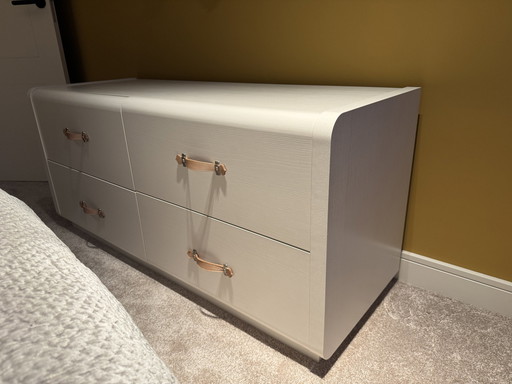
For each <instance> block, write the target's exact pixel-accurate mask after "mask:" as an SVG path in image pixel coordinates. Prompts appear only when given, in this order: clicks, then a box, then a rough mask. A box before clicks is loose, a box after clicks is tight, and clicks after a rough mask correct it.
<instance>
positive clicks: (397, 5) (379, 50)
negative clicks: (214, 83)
mask: <svg viewBox="0 0 512 384" xmlns="http://www.w3.org/2000/svg"><path fill="white" fill-rule="evenodd" d="M56 4H57V7H58V11H59V17H61V27H62V33H63V39H64V44H65V49H66V54H67V56H68V63H69V65H70V72H71V77H72V80H75V81H90V80H100V79H110V78H119V77H146V78H165V79H188V80H219V81H246V82H271V83H303V84H333V85H368V86H393V87H401V86H407V85H413V86H421V87H423V98H422V104H421V114H422V119H421V124H420V128H419V132H418V139H417V148H416V155H415V163H414V171H413V179H412V187H411V196H410V202H409V211H408V217H407V227H406V233H405V243H404V248H405V249H406V250H409V251H412V252H415V253H418V254H421V255H424V256H427V257H431V258H434V259H438V260H442V261H445V262H447V263H451V264H455V265H458V266H461V267H464V268H468V269H471V270H474V271H478V272H481V273H484V274H488V275H491V276H495V277H498V278H502V279H505V280H509V281H512V250H511V238H512V225H511V221H510V220H511V219H512V202H511V201H512V200H511V198H512V1H510V0H488V1H484V0H147V1H135V0H123V1H121V0H109V1H104V0H87V1H85V0H67V1H64V0H62V1H59V0H57V1H56Z"/></svg>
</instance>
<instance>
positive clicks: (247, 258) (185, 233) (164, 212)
mask: <svg viewBox="0 0 512 384" xmlns="http://www.w3.org/2000/svg"><path fill="white" fill-rule="evenodd" d="M137 199H138V203H139V209H140V215H141V221H142V231H143V237H144V242H145V246H146V255H147V261H148V262H149V263H150V264H152V265H154V266H156V267H157V268H159V269H161V270H163V271H165V272H167V273H169V274H170V275H172V276H174V277H176V278H178V279H179V280H181V281H183V282H185V283H186V284H190V285H192V286H194V287H196V288H198V289H200V290H201V291H203V292H205V293H207V294H208V295H210V296H213V297H215V298H217V299H218V300H220V301H222V302H224V303H226V304H228V305H229V306H231V307H233V308H235V309H236V310H238V311H240V312H242V313H243V314H246V315H248V316H250V317H252V318H254V319H256V320H258V321H259V322H261V323H264V324H266V325H268V326H270V327H271V328H273V329H275V330H277V331H278V332H281V333H283V334H286V335H289V336H291V337H293V338H295V339H297V340H301V341H302V342H307V341H308V340H307V338H308V335H309V333H308V330H309V261H310V255H309V253H308V252H304V251H301V250H298V249H296V248H293V247H290V246H287V245H284V244H282V243H279V242H276V241H274V240H270V239H268V238H265V237H262V236H259V235H255V234H252V233H250V232H247V231H245V230H242V229H239V228H236V227H233V226H231V225H228V224H225V223H222V222H220V221H217V220H214V219H211V218H207V217H206V216H204V215H201V214H197V213H193V212H191V211H189V210H187V209H184V208H181V207H177V206H175V205H173V204H169V203H166V202H164V201H161V200H157V199H154V198H152V197H148V196H145V195H142V194H139V193H138V194H137ZM192 249H196V250H197V252H198V254H199V255H200V256H201V257H203V258H204V259H206V260H208V261H210V262H213V263H220V264H227V265H228V266H229V267H231V268H232V270H233V271H234V275H233V276H232V277H231V278H230V277H227V276H224V275H223V273H222V272H210V271H206V270H204V269H201V268H200V267H199V266H198V265H196V263H195V262H194V261H193V260H192V259H191V258H189V257H188V256H187V251H188V250H192Z"/></svg>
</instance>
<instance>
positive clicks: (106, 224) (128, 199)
mask: <svg viewBox="0 0 512 384" xmlns="http://www.w3.org/2000/svg"><path fill="white" fill-rule="evenodd" d="M48 166H49V170H50V175H51V179H52V183H53V188H54V192H55V197H56V199H57V205H58V208H59V212H60V214H61V215H62V216H63V217H65V218H66V219H68V220H71V221H72V222H73V223H75V224H76V225H78V226H80V227H82V228H84V229H85V230H87V231H89V232H90V233H92V234H93V235H96V236H98V237H100V238H102V239H104V240H106V241H108V242H109V243H111V244H112V245H114V246H116V247H118V248H119V249H121V250H123V251H125V252H127V253H129V254H131V255H133V256H135V257H137V258H139V259H145V257H144V246H143V244H142V233H141V230H140V222H139V215H138V211H137V200H136V198H135V193H134V192H132V191H129V190H127V189H125V188H122V187H118V186H116V185H114V184H110V183H107V182H105V181H102V180H99V179H97V178H95V177H92V176H89V175H87V174H84V173H81V172H77V171H75V170H73V169H70V168H68V167H65V166H62V165H59V164H56V163H53V162H51V161H49V162H48ZM80 202H84V203H85V205H86V208H85V209H84V206H83V204H82V206H81V205H80ZM97 209H101V211H102V212H101V213H102V215H101V214H99V212H98V211H97ZM86 212H88V213H86ZM102 216H103V217H102Z"/></svg>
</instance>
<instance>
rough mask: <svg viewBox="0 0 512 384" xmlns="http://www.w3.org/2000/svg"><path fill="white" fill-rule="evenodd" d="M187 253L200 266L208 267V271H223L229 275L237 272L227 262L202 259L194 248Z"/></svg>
mask: <svg viewBox="0 0 512 384" xmlns="http://www.w3.org/2000/svg"><path fill="white" fill-rule="evenodd" d="M187 255H188V257H190V258H191V259H193V260H194V261H195V262H196V264H197V265H198V266H199V267H201V268H203V269H206V270H207V271H211V272H222V273H224V275H226V276H227V277H232V276H233V275H234V274H235V272H233V269H231V267H228V266H227V265H226V264H216V263H212V262H209V261H206V260H204V259H201V258H200V257H199V254H198V253H197V251H196V250H195V249H193V250H192V251H190V250H189V251H188V252H187Z"/></svg>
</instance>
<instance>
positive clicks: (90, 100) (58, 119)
mask: <svg viewBox="0 0 512 384" xmlns="http://www.w3.org/2000/svg"><path fill="white" fill-rule="evenodd" d="M66 96H67V98H66ZM33 102H34V109H35V111H36V116H37V121H38V125H39V130H40V132H41V136H42V140H43V144H44V147H45V151H46V156H47V158H48V159H49V160H52V161H55V162H57V163H60V164H64V165H67V166H69V167H71V168H74V169H77V170H80V171H84V172H87V173H88V174H91V175H94V176H96V177H99V178H101V179H104V180H109V181H110V182H112V183H115V184H118V185H121V186H123V187H127V188H133V180H132V176H131V170H130V163H129V160H128V151H127V148H126V139H125V135H124V129H123V124H122V120H121V108H120V102H119V100H118V98H115V97H102V96H98V95H80V97H76V95H74V94H70V95H66V94H60V95H58V96H53V95H52V96H48V95H46V96H45V97H38V94H37V92H36V94H35V96H34V97H33ZM66 128H67V129H68V130H69V131H70V132H72V133H81V132H85V133H86V135H87V137H88V141H86V142H84V141H83V140H82V139H78V140H69V139H68V138H67V137H66V135H65V134H64V129H66Z"/></svg>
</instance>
